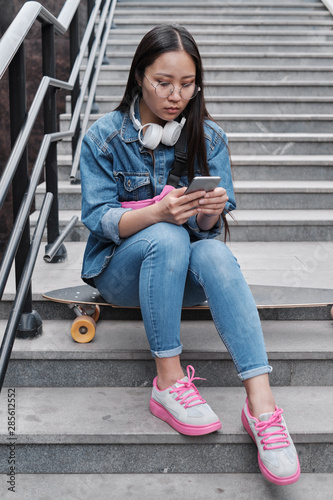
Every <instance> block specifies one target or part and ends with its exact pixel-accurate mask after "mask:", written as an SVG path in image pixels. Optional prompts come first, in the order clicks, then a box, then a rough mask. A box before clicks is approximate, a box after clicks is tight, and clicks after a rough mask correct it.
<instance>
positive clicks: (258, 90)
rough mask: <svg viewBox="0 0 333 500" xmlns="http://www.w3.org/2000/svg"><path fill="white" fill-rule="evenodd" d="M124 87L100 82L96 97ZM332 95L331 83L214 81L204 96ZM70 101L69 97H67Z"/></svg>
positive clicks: (120, 92)
mask: <svg viewBox="0 0 333 500" xmlns="http://www.w3.org/2000/svg"><path fill="white" fill-rule="evenodd" d="M125 87H126V80H123V81H108V80H105V81H101V80H99V83H98V86H97V92H96V94H97V96H122V95H123V94H124V91H125ZM332 93H333V83H332V82H329V81H327V82H315V81H314V82H311V81H308V82H300V81H296V82H291V81H287V82H284V81H283V82H281V81H278V82H274V81H266V82H259V81H248V82H247V81H235V82H233V81H223V80H222V81H221V82H219V81H216V80H209V81H207V80H206V82H205V96H207V97H211V96H220V97H222V96H223V97H236V96H239V97H247V96H255V97H273V96H274V97H275V96H276V97H294V96H295V97H300V96H304V97H306V98H307V99H309V98H311V97H325V96H326V97H330V96H331V95H332ZM67 100H70V96H68V97H67Z"/></svg>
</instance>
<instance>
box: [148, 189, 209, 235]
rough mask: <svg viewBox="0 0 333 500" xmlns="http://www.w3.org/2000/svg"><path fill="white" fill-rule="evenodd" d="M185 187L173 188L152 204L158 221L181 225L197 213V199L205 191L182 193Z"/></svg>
mask: <svg viewBox="0 0 333 500" xmlns="http://www.w3.org/2000/svg"><path fill="white" fill-rule="evenodd" d="M186 189H187V188H180V189H174V190H173V191H171V192H170V193H169V194H167V195H166V196H165V197H164V198H163V199H162V200H161V201H159V202H158V203H156V205H154V208H155V209H156V213H157V218H158V221H159V222H170V223H171V224H176V225H178V226H181V225H182V224H184V223H185V222H186V221H187V220H188V219H189V218H190V217H192V215H196V214H197V213H198V207H199V200H200V198H203V196H205V194H206V192H205V191H196V192H194V193H190V194H184V193H185V191H186Z"/></svg>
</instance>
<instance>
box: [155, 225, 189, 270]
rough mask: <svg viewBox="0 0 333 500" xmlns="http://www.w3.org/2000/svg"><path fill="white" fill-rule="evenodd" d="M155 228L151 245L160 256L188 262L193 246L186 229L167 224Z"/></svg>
mask: <svg viewBox="0 0 333 500" xmlns="http://www.w3.org/2000/svg"><path fill="white" fill-rule="evenodd" d="M153 228H154V229H153V231H152V234H151V237H150V238H149V239H150V243H151V244H152V246H153V248H154V249H156V251H157V252H158V253H159V254H160V255H164V256H165V258H166V259H169V258H171V259H175V260H182V259H185V260H186V261H187V262H188V260H189V256H190V253H191V245H190V237H189V234H188V232H187V231H186V229H185V228H183V227H182V226H176V225H175V224H169V223H167V222H161V223H158V224H155V225H154V226H153Z"/></svg>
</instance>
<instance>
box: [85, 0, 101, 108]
mask: <svg viewBox="0 0 333 500" xmlns="http://www.w3.org/2000/svg"><path fill="white" fill-rule="evenodd" d="M102 4H103V0H102ZM102 4H101V5H102ZM94 5H95V0H88V10H87V13H88V19H87V20H88V21H89V18H90V15H91V13H92V10H93V8H94ZM100 12H102V7H101V6H100ZM94 41H95V32H94V31H93V32H92V33H91V37H90V40H89V43H88V54H89V55H90V52H91V49H92V46H93V44H94ZM93 78H94V70H93V71H92V72H91V75H90V79H89V83H88V88H89V90H90V87H91V83H92V81H93ZM98 111H99V108H98V104H97V103H96V101H95V96H94V102H93V104H92V106H91V113H93V114H96V113H98Z"/></svg>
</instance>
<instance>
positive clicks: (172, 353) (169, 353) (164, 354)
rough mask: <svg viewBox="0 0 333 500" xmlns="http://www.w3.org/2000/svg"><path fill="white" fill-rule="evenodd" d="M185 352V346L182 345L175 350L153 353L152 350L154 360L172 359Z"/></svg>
mask: <svg viewBox="0 0 333 500" xmlns="http://www.w3.org/2000/svg"><path fill="white" fill-rule="evenodd" d="M182 350H183V344H180V346H179V347H175V349H169V350H168V351H153V350H152V349H150V352H151V353H152V356H153V358H172V357H173V356H178V355H179V354H181V352H182Z"/></svg>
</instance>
